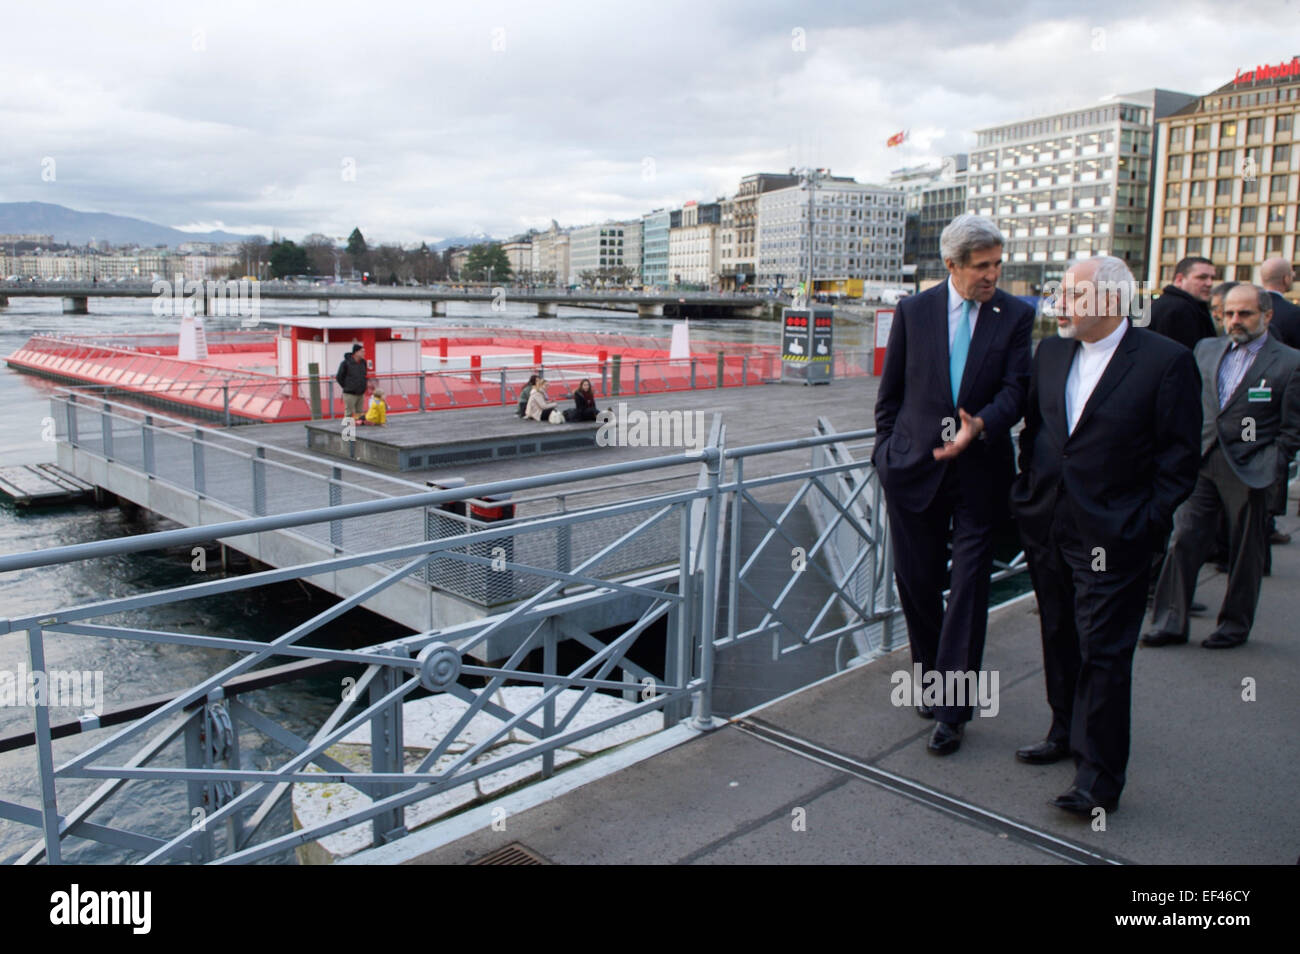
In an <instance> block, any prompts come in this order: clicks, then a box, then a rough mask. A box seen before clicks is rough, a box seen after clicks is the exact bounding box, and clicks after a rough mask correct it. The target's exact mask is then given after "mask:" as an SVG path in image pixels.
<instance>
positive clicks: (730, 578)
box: [723, 457, 745, 639]
mask: <svg viewBox="0 0 1300 954" xmlns="http://www.w3.org/2000/svg"><path fill="white" fill-rule="evenodd" d="M732 474H733V475H734V479H733V482H734V483H735V485H736V489H735V490H734V491H733V492H732V494H731V561H730V563H731V568H730V571H729V572H728V573H727V631H726V633H724V634H723V638H725V639H735V638H736V633H738V632H740V562H741V560H740V510H741V507H743V506H744V498H743V497H742V496H741V493H740V491H741V488H743V487H744V486H745V458H743V457H737V458H736V460H735V466H734V469H733V470H732Z"/></svg>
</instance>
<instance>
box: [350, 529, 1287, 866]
mask: <svg viewBox="0 0 1300 954" xmlns="http://www.w3.org/2000/svg"><path fill="white" fill-rule="evenodd" d="M1279 525H1280V526H1281V528H1282V529H1286V530H1290V531H1292V532H1293V533H1297V531H1300V521H1297V520H1296V518H1295V517H1294V516H1288V517H1286V518H1282V519H1280V520H1279ZM1297 537H1298V539H1300V533H1297ZM1224 580H1225V578H1224V577H1223V576H1222V575H1220V574H1218V573H1215V572H1214V571H1213V570H1212V569H1211V568H1209V567H1207V568H1206V569H1205V570H1204V571H1203V575H1202V585H1201V587H1200V590H1199V592H1198V598H1200V599H1201V600H1202V601H1203V602H1205V603H1207V604H1208V605H1209V606H1210V607H1211V614H1210V616H1209V617H1207V618H1201V619H1194V620H1193V622H1192V640H1191V642H1189V643H1188V644H1187V645H1186V646H1176V647H1164V648H1160V649H1148V648H1144V647H1139V648H1138V651H1137V657H1136V660H1135V664H1134V695H1133V740H1132V754H1131V757H1130V762H1129V779H1128V785H1127V787H1126V789H1125V791H1124V795H1123V797H1122V799H1121V802H1120V806H1119V809H1118V811H1116V812H1114V813H1112V814H1111V815H1110V816H1109V818H1108V819H1107V820H1106V821H1107V825H1106V830H1104V831H1096V830H1093V828H1092V827H1091V826H1090V824H1089V823H1087V822H1085V821H1076V820H1075V819H1074V818H1073V816H1070V815H1066V814H1065V813H1063V812H1061V811H1059V810H1058V809H1055V808H1053V807H1052V806H1051V805H1049V804H1048V802H1049V800H1050V799H1051V798H1053V797H1054V796H1056V795H1057V794H1059V793H1061V792H1062V791H1064V790H1065V789H1066V788H1068V787H1069V784H1070V781H1071V778H1072V774H1073V767H1072V765H1071V764H1070V763H1069V762H1068V761H1067V762H1063V763H1058V764H1056V765H1050V766H1041V767H1037V766H1027V765H1022V764H1020V763H1019V762H1017V761H1016V760H1015V758H1014V756H1013V752H1014V750H1015V749H1016V748H1017V747H1018V746H1020V745H1024V744H1026V743H1029V742H1033V741H1036V740H1039V739H1041V738H1042V736H1043V734H1044V733H1045V732H1046V729H1047V726H1048V722H1049V714H1048V709H1047V704H1046V700H1045V696H1044V688H1043V673H1042V656H1041V650H1040V644H1039V630H1038V617H1037V616H1036V611H1035V606H1034V601H1033V598H1032V596H1030V597H1028V598H1026V599H1022V600H1020V601H1019V602H1017V603H1015V604H1012V605H1010V606H1007V607H1004V608H1002V609H1000V610H998V611H997V612H996V613H995V614H994V616H993V617H992V618H991V620H990V625H989V639H988V648H987V651H986V653H985V657H984V665H985V668H986V669H990V670H997V671H998V672H999V678H1000V687H999V688H1000V711H999V712H998V714H997V715H996V716H995V717H992V718H980V717H977V718H976V719H975V720H974V721H973V722H972V723H971V725H970V726H969V728H968V731H967V734H966V741H965V743H964V744H963V746H962V748H961V750H960V751H959V752H958V753H956V754H955V755H953V756H950V757H947V758H936V757H933V756H931V755H929V754H928V753H927V752H926V751H925V742H926V739H927V737H928V734H929V731H930V727H931V725H932V724H931V723H929V722H924V721H922V720H920V719H918V718H917V717H916V715H915V714H914V713H913V711H912V710H911V709H907V708H895V707H894V706H892V705H891V704H890V698H889V697H890V688H891V687H890V674H891V673H892V672H893V671H894V670H896V669H905V668H907V667H908V666H909V663H910V657H909V655H908V653H907V650H906V649H904V650H902V651H900V652H895V653H893V654H892V655H890V656H888V657H885V658H882V659H879V660H877V661H875V662H873V663H871V664H869V665H866V666H862V667H860V668H857V669H853V670H850V671H848V672H844V673H840V674H838V675H836V676H833V677H830V678H829V679H826V680H823V681H822V682H820V683H817V684H815V685H813V686H811V687H809V688H806V689H804V690H802V691H799V692H796V693H794V694H792V695H788V696H785V697H783V698H781V699H778V700H776V701H775V702H773V703H770V704H768V705H767V706H765V707H763V708H760V709H758V710H756V711H753V712H751V713H749V714H747V715H744V714H742V715H741V716H738V717H736V718H735V719H732V720H731V721H730V722H728V723H725V724H724V725H723V727H721V728H718V729H717V730H715V731H712V732H708V733H704V734H699V735H685V736H684V737H685V738H686V739H687V740H686V741H683V742H682V743H681V744H679V745H676V746H675V747H673V748H670V749H668V750H667V751H662V752H660V753H659V754H656V755H654V756H652V757H649V758H646V759H644V760H642V761H639V762H636V763H635V764H632V765H630V766H629V767H627V768H624V769H623V770H622V771H618V772H616V773H614V774H611V775H606V776H605V777H602V778H597V779H595V780H593V781H590V782H587V783H586V784H582V785H580V786H579V787H573V785H572V783H571V784H570V785H569V786H568V788H569V790H568V791H565V792H564V793H563V794H559V795H557V796H556V797H553V798H550V799H548V800H546V801H544V802H543V803H541V804H535V805H534V807H524V806H526V805H527V804H528V802H529V801H530V800H529V799H528V798H526V797H523V798H521V796H520V793H517V794H516V795H515V796H511V798H516V799H519V800H518V801H517V802H516V804H514V805H512V804H511V801H510V799H506V800H504V801H502V802H500V803H498V804H499V805H501V806H502V807H504V808H505V811H506V813H507V814H506V815H505V816H504V830H495V829H494V828H493V826H492V825H490V824H484V819H486V818H487V817H488V816H481V817H478V818H471V817H467V816H462V817H461V818H460V819H452V820H450V821H448V822H444V823H442V824H440V825H438V826H436V827H434V828H432V829H427V830H425V831H422V832H417V833H415V834H413V835H411V836H410V837H408V838H406V839H403V840H402V841H400V842H397V843H395V844H393V845H389V846H385V847H384V848H382V849H377V850H376V851H373V852H370V853H367V855H368V857H367V855H363V856H358V857H357V858H356V859H354V861H353V863H366V862H367V861H370V862H374V863H392V862H404V863H415V864H462V863H466V862H470V861H474V860H476V859H479V858H481V857H483V856H485V855H487V854H488V853H489V852H492V851H494V850H496V849H498V848H502V847H504V846H506V845H508V844H511V843H519V844H522V845H523V846H524V847H526V848H527V849H528V850H530V851H532V852H534V853H536V854H537V855H540V856H541V857H542V858H543V859H545V860H547V861H550V862H552V863H557V864H583V863H586V864H620V863H715V864H728V863H760V864H827V863H831V864H835V863H873V864H874V863H886V864H888V863H913V862H915V863H967V862H974V863H993V864H1022V863H1024V864H1059V863H1071V862H1074V863H1108V862H1112V863H1142V864H1287V865H1291V864H1294V863H1295V862H1296V859H1297V856H1300V827H1298V826H1297V825H1296V824H1295V819H1294V815H1293V806H1292V805H1291V796H1292V794H1293V793H1294V792H1295V790H1296V787H1297V782H1300V768H1297V763H1296V746H1295V741H1294V735H1295V732H1296V729H1297V726H1300V693H1297V687H1298V686H1300V634H1298V632H1297V630H1298V629H1300V627H1297V618H1300V598H1298V597H1297V594H1300V542H1296V543H1292V544H1290V545H1287V546H1280V547H1276V548H1274V550H1273V575H1272V576H1271V577H1268V578H1266V579H1265V581H1264V589H1263V594H1262V597H1261V601H1260V611H1259V615H1258V619H1257V621H1256V624H1255V630H1254V632H1253V634H1252V636H1251V639H1250V641H1249V642H1248V643H1247V644H1246V645H1245V646H1243V647H1240V648H1238V649H1234V650H1227V651H1211V650H1206V649H1202V648H1201V647H1200V645H1199V643H1200V640H1201V639H1202V638H1204V637H1205V636H1207V635H1209V633H1210V632H1211V630H1212V629H1213V628H1214V620H1213V618H1212V617H1213V613H1214V611H1216V610H1217V606H1218V602H1219V600H1220V599H1221V597H1222V594H1223V585H1224ZM1248 679H1249V680H1254V684H1255V692H1256V697H1257V701H1253V702H1248V701H1243V698H1242V694H1243V680H1248ZM562 778H563V773H561V774H560V775H559V776H557V778H556V779H553V780H552V782H559V781H561V780H562ZM536 800H537V797H536V795H534V796H533V798H532V799H531V801H532V802H536ZM516 809H518V810H516ZM497 827H498V828H500V827H502V826H501V825H498V826H497Z"/></svg>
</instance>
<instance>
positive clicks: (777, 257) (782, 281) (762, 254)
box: [757, 170, 904, 295]
mask: <svg viewBox="0 0 1300 954" xmlns="http://www.w3.org/2000/svg"><path fill="white" fill-rule="evenodd" d="M823 171H824V172H825V171H826V170H823ZM809 214H810V213H809V186H808V183H807V182H801V183H800V184H798V185H796V186H790V187H788V188H785V189H774V190H773V191H771V192H765V193H763V194H761V195H760V196H759V197H758V227H757V232H758V236H757V244H758V281H759V283H760V284H761V285H764V286H771V287H785V288H792V287H794V286H797V285H798V284H799V283H800V282H803V281H805V280H806V278H807V276H808V264H809V263H808V254H809V249H808V239H809V225H810V220H809ZM903 215H904V201H903V193H901V192H899V191H898V190H897V189H891V188H888V187H886V186H878V185H869V184H867V183H861V182H856V181H854V180H853V179H852V178H849V177H845V176H831V175H829V173H828V172H827V174H826V175H823V176H821V177H819V179H818V181H817V182H815V183H814V187H813V190H812V222H811V224H812V225H814V226H815V230H814V232H813V236H814V238H815V240H816V244H815V247H814V248H813V252H812V255H813V260H812V270H813V283H814V287H815V290H816V291H817V292H830V293H832V294H841V295H860V294H862V291H863V285H864V283H873V284H876V285H882V284H891V285H894V284H898V283H900V282H901V281H902V280H903Z"/></svg>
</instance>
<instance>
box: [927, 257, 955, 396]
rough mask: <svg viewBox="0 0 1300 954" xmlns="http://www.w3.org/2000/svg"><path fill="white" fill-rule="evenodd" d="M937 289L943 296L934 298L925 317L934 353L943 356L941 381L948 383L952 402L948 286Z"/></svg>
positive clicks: (948, 391) (944, 285) (945, 284)
mask: <svg viewBox="0 0 1300 954" xmlns="http://www.w3.org/2000/svg"><path fill="white" fill-rule="evenodd" d="M939 287H940V288H942V289H943V294H941V295H937V296H935V299H934V305H933V306H932V307H931V310H930V314H929V315H928V316H927V319H928V320H927V326H928V328H929V334H930V335H931V337H933V338H934V339H935V340H934V348H935V353H936V354H941V355H943V379H944V381H947V382H949V385H948V388H947V390H946V393H947V394H948V399H949V400H952V385H951V374H950V372H949V370H948V369H949V367H951V365H952V351H951V349H950V348H949V347H948V284H947V282H945V283H944V284H943V285H941V286H939ZM954 410H955V409H954Z"/></svg>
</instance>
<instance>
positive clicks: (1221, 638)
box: [1201, 633, 1246, 649]
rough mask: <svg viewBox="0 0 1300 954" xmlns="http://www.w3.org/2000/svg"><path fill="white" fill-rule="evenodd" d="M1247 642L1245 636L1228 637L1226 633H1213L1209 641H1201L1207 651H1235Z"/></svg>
mask: <svg viewBox="0 0 1300 954" xmlns="http://www.w3.org/2000/svg"><path fill="white" fill-rule="evenodd" d="M1245 641H1246V637H1245V636H1228V635H1226V634H1225V633H1211V634H1210V637H1209V638H1208V639H1203V640H1201V645H1202V646H1204V647H1205V648H1206V649H1233V648H1235V647H1237V646H1240V645H1241V644H1242V643H1244V642H1245Z"/></svg>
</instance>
